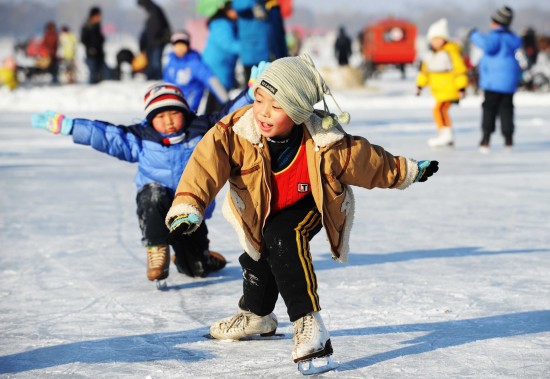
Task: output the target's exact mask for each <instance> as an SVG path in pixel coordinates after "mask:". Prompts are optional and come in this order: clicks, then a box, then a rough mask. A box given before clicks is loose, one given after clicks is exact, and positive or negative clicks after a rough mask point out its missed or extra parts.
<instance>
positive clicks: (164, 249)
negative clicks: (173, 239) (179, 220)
mask: <svg viewBox="0 0 550 379" xmlns="http://www.w3.org/2000/svg"><path fill="white" fill-rule="evenodd" d="M136 202H137V216H138V221H139V227H140V229H141V233H142V243H143V244H144V245H145V247H146V251H147V278H148V279H149V280H162V279H166V278H167V277H168V274H169V268H170V250H169V247H168V245H167V244H166V237H167V236H168V228H167V227H166V226H165V225H164V218H165V217H166V213H167V212H168V209H169V208H170V205H171V204H172V195H171V193H170V191H169V190H168V189H167V188H166V187H163V186H161V185H160V184H158V183H149V184H146V185H145V186H143V187H142V188H141V189H140V191H139V192H138V194H137V196H136Z"/></svg>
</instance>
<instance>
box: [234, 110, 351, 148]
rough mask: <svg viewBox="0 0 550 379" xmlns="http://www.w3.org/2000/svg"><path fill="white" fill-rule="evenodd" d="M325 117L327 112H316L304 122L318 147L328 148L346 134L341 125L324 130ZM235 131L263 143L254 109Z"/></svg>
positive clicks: (246, 113) (254, 141)
mask: <svg viewBox="0 0 550 379" xmlns="http://www.w3.org/2000/svg"><path fill="white" fill-rule="evenodd" d="M325 115H326V113H325V112H323V111H320V110H316V111H315V112H314V113H312V115H311V116H310V117H309V119H307V120H306V121H305V122H304V125H305V127H306V128H307V130H308V132H309V134H310V135H311V138H312V139H313V141H314V142H315V145H316V146H318V147H326V146H329V145H331V144H333V143H335V142H338V141H340V140H341V139H342V138H344V136H345V134H346V133H345V132H344V130H343V129H342V127H341V126H340V125H339V124H338V125H336V126H335V127H333V128H330V129H328V130H327V129H324V128H323V127H322V125H321V124H322V120H323V117H324V116H325ZM233 131H234V132H235V133H236V134H237V135H239V136H240V137H242V138H244V139H246V140H247V141H249V142H250V143H252V144H254V145H258V144H260V143H262V134H261V133H260V128H259V127H258V125H257V124H256V120H255V119H254V115H253V113H252V108H250V109H248V110H247V111H246V112H245V114H244V115H243V116H242V117H241V118H239V120H237V122H235V124H234V125H233Z"/></svg>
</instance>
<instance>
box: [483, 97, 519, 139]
mask: <svg viewBox="0 0 550 379" xmlns="http://www.w3.org/2000/svg"><path fill="white" fill-rule="evenodd" d="M482 107H483V119H482V122H481V131H482V134H483V136H482V139H481V145H484V146H488V145H489V141H490V138H491V134H492V133H494V131H495V129H496V119H497V115H498V116H500V129H501V132H502V135H503V136H504V141H505V144H506V145H507V146H512V143H513V135H514V94H513V93H499V92H493V91H485V95H484V100H483V104H482Z"/></svg>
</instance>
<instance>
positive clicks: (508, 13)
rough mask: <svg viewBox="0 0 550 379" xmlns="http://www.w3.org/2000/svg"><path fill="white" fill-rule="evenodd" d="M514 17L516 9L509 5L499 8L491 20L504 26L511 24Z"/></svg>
mask: <svg viewBox="0 0 550 379" xmlns="http://www.w3.org/2000/svg"><path fill="white" fill-rule="evenodd" d="M512 18H514V11H513V10H512V9H511V8H510V7H507V6H504V7H501V8H499V9H497V10H496V11H495V13H493V15H492V16H491V20H493V21H494V22H496V23H497V24H499V25H502V26H510V24H511V23H512Z"/></svg>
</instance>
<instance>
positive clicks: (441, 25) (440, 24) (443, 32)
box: [428, 18, 449, 40]
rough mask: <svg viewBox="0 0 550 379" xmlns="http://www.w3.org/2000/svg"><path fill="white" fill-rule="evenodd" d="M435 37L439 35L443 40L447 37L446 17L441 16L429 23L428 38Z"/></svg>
mask: <svg viewBox="0 0 550 379" xmlns="http://www.w3.org/2000/svg"><path fill="white" fill-rule="evenodd" d="M435 37H441V38H443V39H445V40H448V39H449V26H448V25H447V19H446V18H442V19H440V20H437V21H436V22H434V23H433V24H431V25H430V28H429V29H428V40H431V39H432V38H435Z"/></svg>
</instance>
